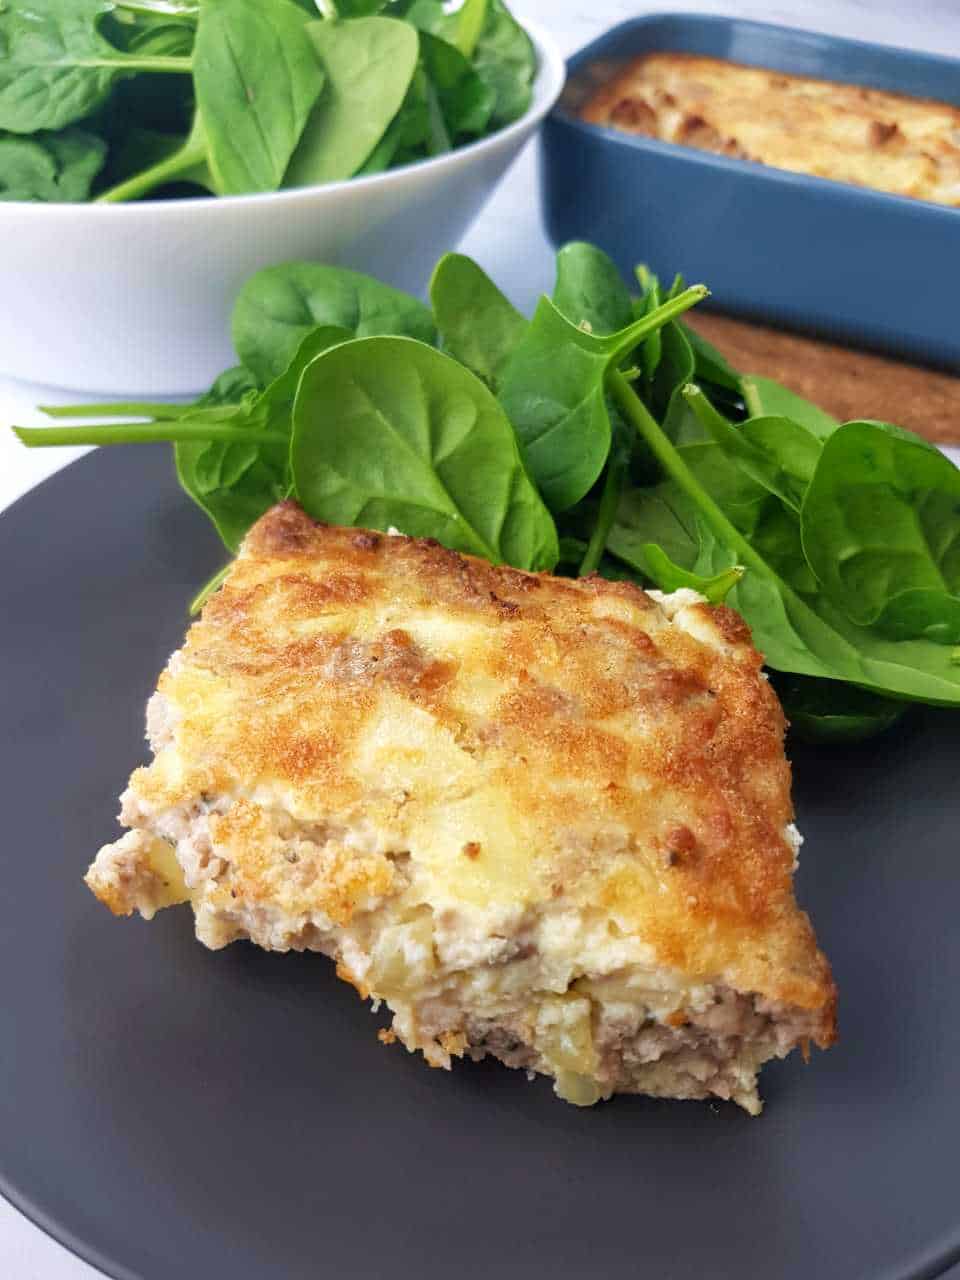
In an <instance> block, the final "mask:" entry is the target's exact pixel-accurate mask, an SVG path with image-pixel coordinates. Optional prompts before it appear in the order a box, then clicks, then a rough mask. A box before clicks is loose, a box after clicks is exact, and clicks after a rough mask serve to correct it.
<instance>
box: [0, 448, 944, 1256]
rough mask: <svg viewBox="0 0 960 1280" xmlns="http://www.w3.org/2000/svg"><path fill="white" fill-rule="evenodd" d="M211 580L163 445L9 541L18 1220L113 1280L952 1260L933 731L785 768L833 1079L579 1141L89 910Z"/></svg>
mask: <svg viewBox="0 0 960 1280" xmlns="http://www.w3.org/2000/svg"><path fill="white" fill-rule="evenodd" d="M222 556H223V553H222V549H220V548H219V546H218V544H217V542H216V539H215V537H214V536H213V535H212V534H211V532H210V530H209V528H208V527H207V525H206V522H205V520H204V518H203V517H202V515H200V513H198V512H197V511H195V510H194V509H193V508H192V507H191V506H190V504H189V503H188V502H187V501H186V500H185V499H184V498H183V497H182V495H181V494H180V493H179V491H178V489H177V487H176V483H175V479H174V477H173V475H172V469H171V466H170V462H169V458H168V456H167V454H166V451H165V450H162V449H159V448H147V449H143V450H113V451H110V450H102V451H99V452H97V453H95V454H93V455H90V456H88V457H86V458H83V459H81V460H79V461H78V462H76V463H73V464H71V465H70V466H69V467H67V468H65V469H64V470H63V471H61V472H59V473H57V474H56V475H54V476H53V477H51V478H50V479H48V480H47V481H45V482H44V483H43V484H41V485H40V486H38V487H37V488H36V489H34V490H32V491H31V492H29V493H28V494H26V495H25V496H24V497H22V498H21V499H19V501H17V502H16V503H14V504H13V505H12V506H11V507H9V508H8V509H7V510H6V511H5V512H4V513H3V514H2V516H0V562H2V563H3V564H4V566H5V567H4V572H3V575H0V578H2V581H0V600H2V605H0V652H2V653H3V655H4V665H5V672H6V678H5V683H4V685H3V686H2V687H0V721H2V723H4V724H5V725H6V726H8V729H9V731H10V732H9V735H8V740H7V741H5V742H4V743H2V744H0V776H4V777H5V778H6V779H7V783H8V785H9V788H10V789H9V791H8V800H7V812H8V814H9V815H10V829H9V831H8V840H9V844H8V849H10V850H12V851H14V852H13V853H11V854H10V856H8V865H7V868H6V872H5V878H6V885H7V888H8V890H9V894H10V896H9V899H8V902H9V903H12V904H23V905H22V906H21V907H20V908H18V909H16V910H11V909H10V907H9V906H8V907H7V908H6V909H0V1007H4V1008H5V1010H6V1012H7V1018H6V1019H5V1031H4V1037H3V1040H2V1043H0V1192H2V1194H3V1195H4V1196H5V1197H6V1198H7V1199H8V1200H9V1201H10V1202H11V1203H12V1204H13V1205H14V1206H15V1207H16V1208H17V1209H19V1210H20V1211H21V1212H22V1213H24V1214H25V1216H26V1217H28V1218H29V1219H30V1220H31V1221H33V1222H34V1223H35V1224H36V1225H37V1226H38V1227H40V1228H41V1229H42V1230H44V1231H45V1232H47V1233H48V1234H49V1235H51V1236H52V1237H53V1238H55V1239H56V1240H58V1241H59V1242H60V1243H61V1244H63V1245H65V1246H66V1247H67V1248H68V1249H70V1250H71V1251H72V1252H74V1253H75V1254H76V1255H77V1256H78V1257H80V1258H82V1259H83V1260H85V1261H86V1262H88V1263H90V1264H91V1265H93V1266H94V1267H97V1268H99V1269H100V1270H101V1271H103V1272H104V1273H105V1274H107V1275H110V1276H113V1277H116V1278H117V1280H158V1278H159V1277H161V1276H163V1277H166V1276H167V1275H169V1274H171V1271H172V1268H173V1267H175V1266H179V1268H180V1274H187V1275H189V1274H192V1273H193V1272H191V1271H190V1268H191V1266H192V1267H193V1268H194V1271H195V1272H196V1273H197V1274H199V1273H201V1272H203V1271H204V1270H209V1269H210V1268H211V1267H214V1268H216V1269H215V1271H214V1274H226V1273H229V1274H230V1275H231V1276H232V1277H236V1278H237V1280H246V1278H247V1277H250V1278H251V1280H252V1278H253V1277H260V1276H264V1275H269V1276H270V1277H271V1280H272V1278H273V1277H277V1278H278V1280H279V1278H281V1277H283V1278H285V1277H288V1276H289V1277H299V1276H301V1275H306V1274H310V1275H311V1276H313V1275H321V1274H329V1275H331V1276H333V1275H337V1276H341V1277H342V1276H378V1275H381V1274H383V1275H386V1274H387V1272H388V1271H389V1273H390V1274H391V1275H395V1276H399V1277H403V1276H407V1275H411V1276H412V1275H414V1274H420V1272H421V1271H422V1267H423V1265H424V1264H425V1263H426V1262H427V1261H428V1260H429V1262H430V1263H431V1264H432V1265H437V1266H451V1267H452V1266H454V1265H456V1266H457V1267H458V1271H459V1273H460V1275H461V1276H474V1275H476V1276H480V1275H489V1274H490V1273H491V1271H492V1272H494V1273H495V1274H497V1275H498V1277H504V1278H506V1280H512V1278H513V1277H514V1276H516V1277H518V1278H519V1277H520V1276H521V1275H522V1276H524V1277H525V1280H530V1278H531V1277H537V1276H541V1275H543V1276H546V1275H550V1276H551V1277H557V1280H562V1278H563V1277H565V1276H580V1275H583V1274H587V1273H590V1274H597V1275H605V1274H613V1272H614V1271H616V1272H617V1273H618V1274H620V1273H621V1272H623V1271H624V1269H626V1270H627V1273H628V1274H638V1275H639V1274H643V1275H647V1274H649V1275H651V1276H654V1275H656V1276H657V1277H658V1280H659V1278H660V1277H667V1280H685V1278H686V1277H688V1276H689V1277H691V1280H692V1277H694V1276H697V1277H702V1276H703V1275H706V1274H709V1275H710V1276H711V1277H717V1278H719V1280H722V1278H723V1277H726V1276H730V1277H733V1276H735V1275H736V1276H738V1277H739V1276H742V1275H760V1274H763V1275H769V1276H777V1277H781V1278H782V1280H794V1277H797V1278H799V1277H800V1276H808V1275H816V1276H817V1277H818V1280H833V1277H836V1278H837V1280H841V1278H842V1280H860V1278H861V1277H862V1278H863V1280H928V1278H930V1277H934V1276H937V1275H941V1274H942V1273H943V1272H944V1270H945V1269H947V1268H948V1267H949V1266H950V1265H951V1264H953V1263H954V1262H957V1261H958V1260H960V1196H958V1195H957V1193H956V1185H957V1178H956V1172H955V1170H956V1155H957V1151H958V1150H960V1108H958V1107H957V1106H956V1105H955V1087H954V1086H955V1068H954V1065H953V1064H954V1063H955V1062H956V1061H958V1060H960V1052H958V1051H960V931H958V930H956V928H955V927H953V924H954V920H955V916H956V907H957V900H958V890H960V873H958V871H957V867H956V856H955V847H956V840H955V835H954V822H953V813H954V810H955V803H954V800H953V796H954V790H955V767H954V762H955V761H956V760H957V759H958V758H960V751H958V748H960V733H958V730H957V728H956V727H955V724H954V721H953V720H952V719H951V717H950V716H949V715H948V714H946V713H943V712H936V711H919V712H916V713H914V714H912V715H911V717H910V718H909V719H908V720H907V721H906V722H905V723H904V725H903V726H902V727H901V728H899V729H897V730H895V731H894V732H893V733H892V734H890V735H888V736H887V737H886V738H884V739H882V740H880V741H879V742H877V743H875V744H873V745H872V746H870V747H864V748H859V749H856V750H854V749H846V750H843V749H838V748H833V749H830V750H826V749H820V750H819V751H816V750H812V749H808V748H802V747H799V746H797V745H793V747H792V756H793V758H794V761H795V769H796V784H797V785H796V791H797V805H798V811H799V818H800V824H801V827H802V829H803V830H804V832H805V834H806V836H807V844H806V846H805V848H804V852H803V855H802V862H801V873H800V877H799V882H798V884H799V892H800V896H801V900H802V901H803V903H804V905H805V906H807V907H808V909H809V910H810V911H811V915H812V917H813V919H814V922H815V923H816V925H817V928H818V933H819V935H820V938H821V941H822V943H823V945H824V948H825V949H826V950H827V952H828V954H830V956H831V958H832V960H833V962H834V967H835V970H836V973H837V978H838V982H839V985H840V990H841V1042H840V1044H839V1045H838V1046H837V1048H836V1049H834V1050H832V1051H831V1052H830V1053H829V1054H826V1055H816V1057H815V1059H814V1061H813V1063H812V1064H811V1065H810V1067H809V1068H806V1069H804V1067H803V1065H802V1063H800V1061H799V1059H797V1058H795V1057H794V1058H791V1059H789V1060H788V1061H786V1062H785V1063H782V1064H775V1065H773V1066H772V1067H770V1068H768V1069H767V1071H766V1073H765V1076H764V1081H763V1088H762V1092H763V1094H764V1096H765V1098H766V1100H767V1110H766V1112H765V1113H764V1115H763V1117H761V1118H760V1119H759V1120H750V1119H748V1118H747V1117H744V1116H742V1115H740V1114H739V1113H737V1112H736V1111H735V1110H734V1109H733V1108H729V1107H718V1108H710V1107H707V1106H702V1105H700V1104H673V1103H660V1102H656V1101H652V1100H645V1099H622V1100H618V1101H615V1102H614V1103H611V1104H608V1105H606V1106H605V1107H602V1108H598V1109H596V1110H594V1111H593V1112H588V1113H584V1112H580V1111H576V1110H573V1109H570V1108H566V1107H564V1106H563V1105H562V1104H560V1103H557V1102H555V1101H554V1100H553V1098H552V1097H551V1095H550V1090H549V1087H548V1086H547V1084H546V1083H545V1082H542V1081H538V1082H537V1083H535V1084H533V1085H527V1084H525V1083H524V1081H523V1077H522V1076H521V1075H520V1074H519V1073H511V1072H507V1071H505V1070H504V1069H502V1068H499V1067H496V1066H495V1065H492V1064H481V1065H479V1066H475V1067H474V1066H461V1067H460V1068H459V1069H458V1070H455V1071H454V1072H453V1073H452V1074H450V1075H446V1074H445V1073H440V1072H431V1071H429V1070H427V1069H426V1068H425V1067H424V1066H423V1065H422V1064H421V1063H420V1062H419V1061H417V1060H414V1059H413V1058H412V1057H409V1056H408V1055H406V1054H403V1053H402V1052H401V1051H399V1050H398V1049H393V1050H390V1051H386V1050H384V1049H382V1048H381V1047H380V1046H379V1045H377V1043H376V1041H375V1038H374V1036H373V1027H374V1025H375V1024H373V1023H372V1020H371V1019H370V1016H369V1013H368V1012H365V1010H364V1008H363V1006H361V1004H360V1002H359V1001H358V1000H357V999H356V997H355V996H354V995H353V993H352V992H350V991H349V990H347V989H346V988H345V987H344V986H343V984H341V983H339V982H337V981H336V979H334V978H333V976H332V974H331V973H330V971H329V966H328V965H327V962H326V961H324V960H322V958H320V957H313V956H287V957H284V956H268V955H264V954H263V953H259V952H256V951H255V950H254V949H253V948H248V947H243V946H237V947H233V948H229V949H228V950H227V951H225V952H221V953H216V954H212V953H209V952H206V951H204V950H203V949H202V948H200V947H199V946H197V944H196V943H195V942H194V941H193V939H192V936H191V930H190V927H189V922H188V921H186V920H185V919H184V918H183V916H182V915H180V914H178V913H165V916H162V917H160V918H158V920H157V921H155V922H154V923H153V924H152V925H144V924H142V923H140V922H135V921H131V922H114V921H111V919H110V918H109V917H108V916H106V915H105V914H104V913H103V911H102V909H101V908H99V907H98V906H97V904H96V903H94V902H93V901H92V899H89V895H87V894H86V891H85V890H83V889H82V886H80V884H79V876H80V874H81V872H82V869H83V867H84V866H85V865H86V861H87V860H88V858H89V856H90V855H91V854H92V852H94V851H95V849H96V847H97V845H98V843H100V842H102V841H104V840H107V839H111V838H113V836H114V833H115V828H114V827H113V826H112V823H111V821H110V816H111V815H112V814H113V813H114V812H115V807H116V805H115V796H116V794H117V792H118V791H119V790H120V788H121V786H122V784H123V782H124V780H125V777H126V774H127V773H128V772H129V769H130V768H131V767H132V766H133V764H135V763H136V762H137V760H138V759H140V758H142V754H143V745H142V710H143V702H144V699H145V697H146V695H147V693H148V692H149V690H150V689H151V688H152V685H153V683H154V680H155V677H156V673H157V671H158V670H159V669H160V667H161V666H162V665H163V662H164V661H165V659H166V656H167V654H168V653H169V652H170V651H171V650H172V649H173V648H174V647H176V645H177V644H178V643H179V640H180V638H181V636H182V633H183V630H184V625H185V618H184V613H183V609H184V605H185V602H186V600H187V599H188V598H189V595H190V592H191V590H192V589H193V587H194V586H195V585H196V583H198V582H200V581H202V580H203V579H204V578H205V576H206V574H207V573H208V572H210V571H211V570H212V569H214V568H215V567H216V566H217V565H218V564H219V563H220V562H221V560H222ZM91 726H94V730H93V732H92V733H91ZM51 783H52V784H53V785H52V788H51ZM37 904H42V905H41V906H38V905H37ZM38 921H39V922H40V924H41V926H42V928H43V934H42V939H41V940H38V937H37V933H36V929H37V922H38ZM691 1209H692V1210H693V1212H692V1213H691ZM321 1245H322V1248H320V1247H319V1246H321Z"/></svg>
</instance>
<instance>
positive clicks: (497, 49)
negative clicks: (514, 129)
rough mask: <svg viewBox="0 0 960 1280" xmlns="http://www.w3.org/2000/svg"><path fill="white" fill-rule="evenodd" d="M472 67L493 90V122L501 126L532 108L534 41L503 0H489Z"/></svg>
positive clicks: (534, 60)
mask: <svg viewBox="0 0 960 1280" xmlns="http://www.w3.org/2000/svg"><path fill="white" fill-rule="evenodd" d="M472 61H473V67H474V70H475V71H476V72H477V74H478V75H479V76H480V78H481V80H483V81H485V82H486V84H488V85H489V86H490V88H491V89H492V90H493V93H494V107H493V112H492V115H491V123H492V124H493V125H494V126H495V127H496V128H500V127H502V126H503V125H507V124H510V123H511V122H512V121H514V120H517V119H519V117H520V116H522V115H523V114H524V112H525V111H526V110H527V109H528V108H529V106H530V101H531V98H532V96H533V78H534V76H535V75H536V72H537V58H536V54H535V53H534V49H533V44H532V43H531V41H530V37H529V36H528V35H527V33H526V32H525V31H524V29H523V27H521V26H520V24H519V23H518V22H517V21H516V19H515V18H514V17H513V15H512V14H511V12H510V10H509V9H508V8H507V6H506V5H505V4H504V3H503V0H487V7H486V16H485V19H484V23H483V27H482V29H481V32H480V35H479V37H478V39H477V43H476V45H475V47H474V50H473V58H472Z"/></svg>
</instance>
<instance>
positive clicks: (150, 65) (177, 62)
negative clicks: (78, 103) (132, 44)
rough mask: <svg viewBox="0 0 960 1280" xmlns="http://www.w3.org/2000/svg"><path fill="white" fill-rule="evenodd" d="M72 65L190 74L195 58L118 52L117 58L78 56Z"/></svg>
mask: <svg viewBox="0 0 960 1280" xmlns="http://www.w3.org/2000/svg"><path fill="white" fill-rule="evenodd" d="M70 66H71V67H106V68H108V69H109V70H118V69H119V70H123V71H159V72H171V71H173V72H182V73H183V74H184V75H189V74H190V72H191V71H192V70H193V59H192V58H183V57H174V56H171V57H166V58H162V57H154V58H144V57H140V56H138V55H135V54H131V55H129V56H127V57H124V56H123V55H122V54H118V55H117V56H116V57H115V58H78V59H77V60H75V61H71V62H70Z"/></svg>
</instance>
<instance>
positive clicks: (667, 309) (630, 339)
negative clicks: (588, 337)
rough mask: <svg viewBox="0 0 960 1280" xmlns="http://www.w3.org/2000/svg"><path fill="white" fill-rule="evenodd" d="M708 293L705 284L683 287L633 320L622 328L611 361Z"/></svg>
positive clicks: (622, 355) (630, 349)
mask: <svg viewBox="0 0 960 1280" xmlns="http://www.w3.org/2000/svg"><path fill="white" fill-rule="evenodd" d="M709 293H710V290H709V289H708V288H707V287H706V285H703V284H693V285H691V286H690V288H689V289H684V291H683V293H680V294H678V295H677V296H676V297H675V298H671V299H670V300H669V302H664V303H662V304H661V305H660V306H659V307H657V308H656V310H654V311H651V312H649V313H648V314H647V315H645V316H641V317H640V319H639V320H635V321H634V322H633V324H631V325H629V326H628V327H627V328H626V329H624V330H623V333H622V336H621V338H620V341H619V342H618V343H617V345H616V346H615V347H614V348H613V350H612V351H611V352H610V359H611V361H612V362H613V363H615V364H616V363H619V362H620V361H621V360H622V359H623V357H624V356H625V355H626V354H627V353H628V352H629V351H632V350H633V348H634V347H635V346H637V345H638V344H639V343H640V341H641V340H642V339H643V338H645V337H646V336H647V335H648V334H650V333H653V332H654V330H656V329H660V328H662V327H663V326H664V325H665V324H666V323H667V321H668V320H672V319H673V318H674V317H675V316H679V315H682V314H683V312H684V311H689V310H690V308H691V307H693V306H696V304H697V303H698V302H701V301H702V300H703V299H704V298H706V297H708V296H709Z"/></svg>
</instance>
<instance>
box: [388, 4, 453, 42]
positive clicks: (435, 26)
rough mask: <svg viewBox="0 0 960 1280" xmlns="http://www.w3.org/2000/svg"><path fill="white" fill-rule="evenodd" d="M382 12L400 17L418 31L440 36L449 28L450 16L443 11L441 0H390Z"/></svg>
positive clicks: (391, 16)
mask: <svg viewBox="0 0 960 1280" xmlns="http://www.w3.org/2000/svg"><path fill="white" fill-rule="evenodd" d="M384 13H385V14H386V15H387V17H390V18H402V19H403V20H404V21H405V22H409V23H411V24H412V25H413V26H415V27H416V28H417V30H418V31H429V32H430V33H431V35H440V36H442V35H443V34H444V33H445V32H447V31H448V30H449V22H450V17H449V15H448V14H447V13H446V12H445V10H444V7H443V0H391V3H390V4H388V5H387V6H386V8H385V9H384Z"/></svg>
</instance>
